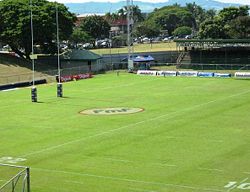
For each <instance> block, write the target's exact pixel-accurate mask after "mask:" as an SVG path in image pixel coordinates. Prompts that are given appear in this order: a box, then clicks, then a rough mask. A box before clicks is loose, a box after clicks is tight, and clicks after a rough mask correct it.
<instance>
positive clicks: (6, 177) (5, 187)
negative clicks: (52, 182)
mask: <svg viewBox="0 0 250 192" xmlns="http://www.w3.org/2000/svg"><path fill="white" fill-rule="evenodd" d="M0 179H1V181H3V183H1V185H0V192H30V168H29V167H24V166H16V165H9V164H0Z"/></svg>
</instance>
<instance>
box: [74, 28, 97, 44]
mask: <svg viewBox="0 0 250 192" xmlns="http://www.w3.org/2000/svg"><path fill="white" fill-rule="evenodd" d="M70 40H71V41H72V42H73V43H74V44H75V46H77V44H78V43H87V42H89V41H91V40H92V38H91V36H90V35H89V34H88V33H87V32H85V31H82V30H81V29H80V28H74V30H73V33H72V35H71V37H70Z"/></svg>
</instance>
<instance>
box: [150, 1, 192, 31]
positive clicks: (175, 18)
mask: <svg viewBox="0 0 250 192" xmlns="http://www.w3.org/2000/svg"><path fill="white" fill-rule="evenodd" d="M145 22H146V23H151V24H152V25H154V26H157V27H159V30H168V33H169V35H171V34H172V32H173V31H174V30H175V29H176V28H177V27H180V26H189V27H192V23H193V17H192V14H191V13H190V12H189V11H188V10H187V9H186V8H184V7H180V6H179V5H178V6H177V5H176V6H165V7H162V8H160V9H157V10H156V11H154V12H152V13H151V14H150V15H149V16H148V18H147V21H145Z"/></svg>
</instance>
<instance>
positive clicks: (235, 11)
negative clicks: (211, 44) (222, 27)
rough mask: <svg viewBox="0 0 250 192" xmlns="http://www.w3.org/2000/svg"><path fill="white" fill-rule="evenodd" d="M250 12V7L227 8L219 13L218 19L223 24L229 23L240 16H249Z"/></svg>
mask: <svg viewBox="0 0 250 192" xmlns="http://www.w3.org/2000/svg"><path fill="white" fill-rule="evenodd" d="M248 11H249V7H248V6H240V7H239V8H238V7H227V8H224V9H222V10H221V11H220V12H219V14H218V17H219V18H220V19H221V21H222V22H224V23H228V22H230V21H231V20H233V19H236V18H237V17H239V16H248Z"/></svg>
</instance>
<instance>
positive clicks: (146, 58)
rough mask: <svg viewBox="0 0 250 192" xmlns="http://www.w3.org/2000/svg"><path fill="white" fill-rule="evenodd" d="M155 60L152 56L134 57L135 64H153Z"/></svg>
mask: <svg viewBox="0 0 250 192" xmlns="http://www.w3.org/2000/svg"><path fill="white" fill-rule="evenodd" d="M154 60H155V59H154V58H153V57H152V56H151V55H138V56H133V61H134V62H151V61H154Z"/></svg>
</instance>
